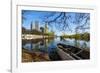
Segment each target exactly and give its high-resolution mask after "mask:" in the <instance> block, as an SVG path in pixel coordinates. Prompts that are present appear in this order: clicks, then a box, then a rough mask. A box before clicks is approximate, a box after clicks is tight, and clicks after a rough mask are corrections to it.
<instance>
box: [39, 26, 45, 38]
mask: <svg viewBox="0 0 100 73" xmlns="http://www.w3.org/2000/svg"><path fill="white" fill-rule="evenodd" d="M40 30H41V32H42V35H43V38H44V28H43V27H40Z"/></svg>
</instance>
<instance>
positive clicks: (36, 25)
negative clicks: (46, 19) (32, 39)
mask: <svg viewBox="0 0 100 73" xmlns="http://www.w3.org/2000/svg"><path fill="white" fill-rule="evenodd" d="M35 30H39V22H38V21H35Z"/></svg>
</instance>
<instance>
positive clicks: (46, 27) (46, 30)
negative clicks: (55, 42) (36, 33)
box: [45, 23, 48, 33]
mask: <svg viewBox="0 0 100 73" xmlns="http://www.w3.org/2000/svg"><path fill="white" fill-rule="evenodd" d="M47 25H48V23H45V33H48V26H47Z"/></svg>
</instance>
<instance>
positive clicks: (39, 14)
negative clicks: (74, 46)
mask: <svg viewBox="0 0 100 73" xmlns="http://www.w3.org/2000/svg"><path fill="white" fill-rule="evenodd" d="M49 13H51V12H47V11H33V10H22V16H23V17H24V18H25V19H23V23H22V26H23V27H25V28H26V29H30V24H31V22H33V23H34V22H35V21H39V26H40V27H43V26H44V24H45V23H44V22H43V17H44V16H45V15H46V14H49ZM54 13H56V14H57V13H59V12H54ZM67 14H70V15H71V16H73V17H74V15H75V14H76V13H75V12H67ZM77 14H78V13H77ZM51 19H52V18H51ZM70 20H73V19H70ZM83 22H84V21H83ZM69 25H70V28H71V29H72V31H69V30H66V31H61V30H59V29H60V28H57V27H56V26H55V24H54V23H53V25H52V27H50V26H48V27H49V31H51V30H53V31H54V32H55V34H56V35H61V34H62V33H63V32H64V33H67V34H73V33H74V32H75V31H74V29H75V26H76V25H75V24H73V23H71V22H69ZM87 31H88V32H89V29H88V30H87ZM80 32H81V31H80Z"/></svg>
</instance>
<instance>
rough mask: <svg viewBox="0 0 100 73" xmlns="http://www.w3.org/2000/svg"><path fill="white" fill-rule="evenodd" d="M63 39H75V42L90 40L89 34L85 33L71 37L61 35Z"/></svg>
mask: <svg viewBox="0 0 100 73" xmlns="http://www.w3.org/2000/svg"><path fill="white" fill-rule="evenodd" d="M62 37H63V38H70V39H73V38H74V39H76V40H85V41H89V40H90V34H89V33H87V32H85V33H81V34H79V33H78V34H73V35H63V36H62Z"/></svg>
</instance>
